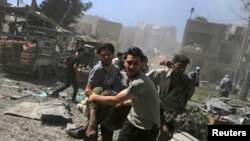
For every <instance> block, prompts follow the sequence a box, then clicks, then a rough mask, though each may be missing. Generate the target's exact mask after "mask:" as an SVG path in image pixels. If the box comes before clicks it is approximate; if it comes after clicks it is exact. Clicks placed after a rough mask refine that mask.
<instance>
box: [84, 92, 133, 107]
mask: <svg viewBox="0 0 250 141" xmlns="http://www.w3.org/2000/svg"><path fill="white" fill-rule="evenodd" d="M131 98H132V96H131V95H130V94H129V93H128V90H127V89H125V90H123V91H121V92H120V93H118V94H117V95H115V96H102V95H97V94H95V93H91V94H90V96H89V99H88V100H89V102H92V101H97V102H101V103H104V104H107V105H117V104H119V103H122V102H124V101H126V100H129V99H131Z"/></svg>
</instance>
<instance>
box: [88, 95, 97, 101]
mask: <svg viewBox="0 0 250 141" xmlns="http://www.w3.org/2000/svg"><path fill="white" fill-rule="evenodd" d="M95 95H96V94H95V93H90V94H89V96H88V102H93V101H94V97H95Z"/></svg>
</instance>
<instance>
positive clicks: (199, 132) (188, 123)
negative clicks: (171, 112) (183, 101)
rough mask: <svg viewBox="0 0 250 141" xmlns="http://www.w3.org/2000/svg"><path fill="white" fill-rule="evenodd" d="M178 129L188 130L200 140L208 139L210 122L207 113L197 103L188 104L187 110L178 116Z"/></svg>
mask: <svg viewBox="0 0 250 141" xmlns="http://www.w3.org/2000/svg"><path fill="white" fill-rule="evenodd" d="M176 123H177V124H176V125H177V128H176V131H177V132H187V133H189V134H190V135H192V136H194V137H195V138H197V139H199V140H206V139H207V125H208V123H209V121H208V119H207V116H206V114H205V113H204V112H203V111H202V110H201V109H200V108H199V107H197V106H195V105H187V107H186V111H185V112H184V113H182V114H181V115H178V116H177V118H176Z"/></svg>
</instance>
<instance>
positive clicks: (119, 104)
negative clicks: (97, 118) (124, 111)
mask: <svg viewBox="0 0 250 141" xmlns="http://www.w3.org/2000/svg"><path fill="white" fill-rule="evenodd" d="M123 105H124V104H123V102H122V103H118V104H116V105H115V108H119V107H121V106H123Z"/></svg>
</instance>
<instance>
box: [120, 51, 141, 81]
mask: <svg viewBox="0 0 250 141" xmlns="http://www.w3.org/2000/svg"><path fill="white" fill-rule="evenodd" d="M144 58H145V55H144V54H143V52H142V51H141V49H140V48H138V47H130V48H129V49H128V51H127V52H126V54H125V58H124V59H125V60H124V66H125V70H126V72H127V75H128V77H129V78H134V77H135V76H136V75H137V74H139V72H140V70H141V65H142V61H143V59H144Z"/></svg>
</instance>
